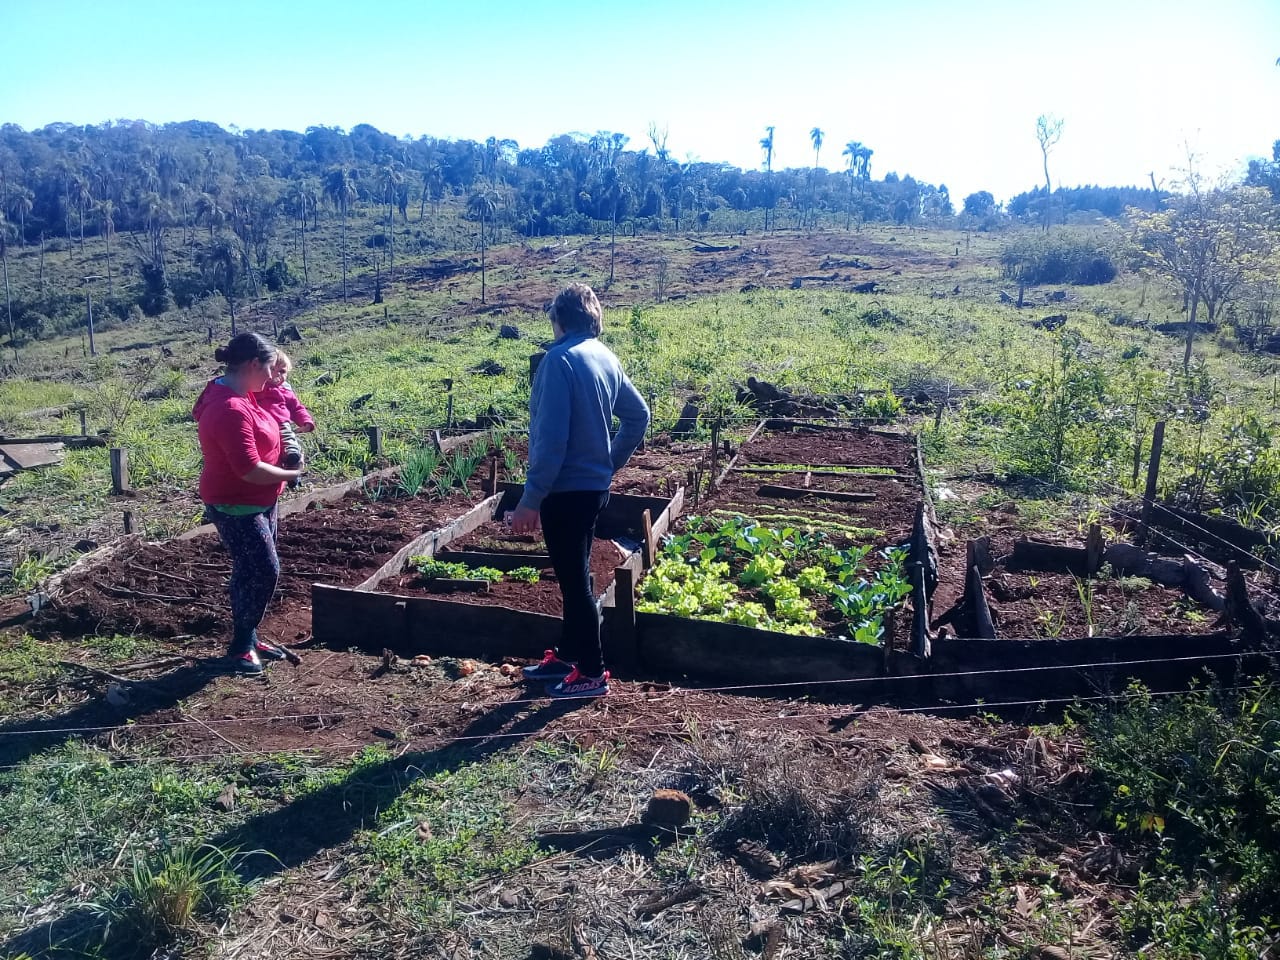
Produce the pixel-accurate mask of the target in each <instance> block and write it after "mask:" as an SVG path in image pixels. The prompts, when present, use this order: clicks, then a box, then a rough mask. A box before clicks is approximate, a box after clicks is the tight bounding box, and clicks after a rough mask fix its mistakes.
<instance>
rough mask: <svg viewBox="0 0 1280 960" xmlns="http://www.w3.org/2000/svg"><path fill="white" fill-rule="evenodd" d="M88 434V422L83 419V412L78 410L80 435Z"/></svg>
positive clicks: (85, 435)
mask: <svg viewBox="0 0 1280 960" xmlns="http://www.w3.org/2000/svg"><path fill="white" fill-rule="evenodd" d="M88 435H89V423H88V421H87V420H86V419H85V412H84V411H83V410H81V411H80V436H82V437H87V436H88Z"/></svg>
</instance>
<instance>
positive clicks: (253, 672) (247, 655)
mask: <svg viewBox="0 0 1280 960" xmlns="http://www.w3.org/2000/svg"><path fill="white" fill-rule="evenodd" d="M227 663H228V664H230V666H231V670H232V672H233V673H243V674H245V675H247V676H251V677H256V676H257V675H258V674H260V673H262V660H261V659H259V657H258V652H257V651H256V650H246V651H245V652H244V653H233V654H231V655H230V656H229V657H228V658H227Z"/></svg>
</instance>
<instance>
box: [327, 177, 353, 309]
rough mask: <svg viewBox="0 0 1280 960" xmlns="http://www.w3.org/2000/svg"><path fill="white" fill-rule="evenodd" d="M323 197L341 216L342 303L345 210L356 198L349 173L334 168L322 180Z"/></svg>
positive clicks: (345, 230)
mask: <svg viewBox="0 0 1280 960" xmlns="http://www.w3.org/2000/svg"><path fill="white" fill-rule="evenodd" d="M324 195H325V196H326V197H328V198H329V200H330V202H332V203H333V205H334V206H335V207H337V208H338V212H339V213H341V214H342V302H343V303H346V301H347V210H348V208H349V207H350V206H351V202H352V201H353V200H355V198H356V185H355V181H354V180H353V179H352V177H351V171H350V170H348V169H347V168H346V167H335V168H334V169H333V170H330V171H329V175H328V176H327V177H325V180H324Z"/></svg>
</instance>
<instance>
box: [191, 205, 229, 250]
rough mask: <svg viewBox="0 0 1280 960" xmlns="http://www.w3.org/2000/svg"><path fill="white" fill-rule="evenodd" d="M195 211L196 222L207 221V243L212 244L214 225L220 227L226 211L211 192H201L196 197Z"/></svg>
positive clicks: (225, 218)
mask: <svg viewBox="0 0 1280 960" xmlns="http://www.w3.org/2000/svg"><path fill="white" fill-rule="evenodd" d="M195 211H196V222H197V223H199V222H200V221H201V220H207V221H208V222H209V243H210V244H212V243H213V230H214V227H215V226H218V227H220V226H222V224H223V223H225V222H226V220H227V213H226V211H225V210H223V209H222V207H221V206H220V205H219V204H218V198H217V197H215V196H214V195H213V194H211V193H202V194H200V196H198V197H196V204H195Z"/></svg>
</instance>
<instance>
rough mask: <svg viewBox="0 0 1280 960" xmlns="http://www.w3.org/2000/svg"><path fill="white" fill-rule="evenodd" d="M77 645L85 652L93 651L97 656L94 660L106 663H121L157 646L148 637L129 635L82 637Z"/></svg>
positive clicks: (151, 650) (153, 649)
mask: <svg viewBox="0 0 1280 960" xmlns="http://www.w3.org/2000/svg"><path fill="white" fill-rule="evenodd" d="M79 643H80V646H82V647H84V648H85V649H86V650H91V651H93V652H94V653H95V654H96V655H97V656H96V659H98V660H101V661H105V662H107V663H123V662H124V661H126V660H132V659H134V658H135V657H140V656H144V655H145V654H148V653H151V652H153V651H155V650H156V649H158V644H157V643H156V642H155V641H154V640H153V639H151V638H150V637H139V636H135V635H134V634H131V633H116V634H112V635H111V636H109V637H103V636H93V637H83V638H81V640H80V641H79Z"/></svg>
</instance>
